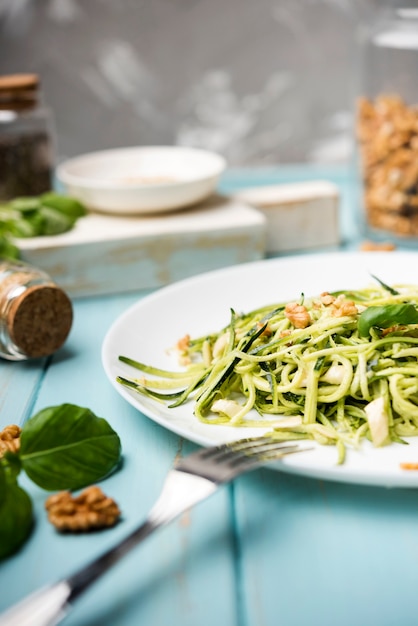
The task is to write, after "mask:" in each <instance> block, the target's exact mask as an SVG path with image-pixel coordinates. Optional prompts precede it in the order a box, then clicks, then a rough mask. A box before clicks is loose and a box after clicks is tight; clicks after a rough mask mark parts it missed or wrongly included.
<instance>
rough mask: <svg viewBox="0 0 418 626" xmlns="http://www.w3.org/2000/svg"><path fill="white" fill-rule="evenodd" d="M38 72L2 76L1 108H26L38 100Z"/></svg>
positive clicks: (0, 89) (0, 83)
mask: <svg viewBox="0 0 418 626" xmlns="http://www.w3.org/2000/svg"><path fill="white" fill-rule="evenodd" d="M39 82H40V81H39V76H38V75H37V74H8V75H5V76H0V108H5V106H6V108H8V107H10V108H18V109H19V108H25V107H28V106H29V107H30V106H33V105H34V104H35V103H36V101H37V96H38V87H39Z"/></svg>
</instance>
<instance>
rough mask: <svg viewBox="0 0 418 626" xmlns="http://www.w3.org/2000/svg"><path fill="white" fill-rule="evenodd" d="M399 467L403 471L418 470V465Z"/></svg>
mask: <svg viewBox="0 0 418 626" xmlns="http://www.w3.org/2000/svg"><path fill="white" fill-rule="evenodd" d="M399 467H400V468H401V469H403V470H418V463H399Z"/></svg>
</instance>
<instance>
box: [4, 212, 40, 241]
mask: <svg viewBox="0 0 418 626" xmlns="http://www.w3.org/2000/svg"><path fill="white" fill-rule="evenodd" d="M44 226H45V220H44V218H43V217H42V215H40V213H39V212H38V211H36V212H35V213H30V214H28V215H25V217H24V218H23V217H22V218H19V219H16V220H13V222H11V223H10V224H9V231H10V233H11V234H12V235H13V236H14V237H20V238H26V237H38V236H39V235H42V234H43V230H44Z"/></svg>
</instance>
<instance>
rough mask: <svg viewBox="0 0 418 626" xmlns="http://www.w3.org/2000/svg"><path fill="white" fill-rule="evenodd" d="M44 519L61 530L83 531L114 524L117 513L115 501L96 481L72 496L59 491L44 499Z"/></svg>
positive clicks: (118, 514) (118, 513) (117, 517)
mask: <svg viewBox="0 0 418 626" xmlns="http://www.w3.org/2000/svg"><path fill="white" fill-rule="evenodd" d="M45 508H46V510H47V511H48V519H49V521H50V522H51V524H53V525H54V526H55V527H56V528H57V529H58V530H60V531H62V532H65V531H67V532H85V531H89V530H94V529H99V528H107V527H109V526H114V524H115V523H116V522H117V520H118V519H119V517H120V510H119V507H118V505H117V504H116V502H115V501H114V500H112V498H108V497H107V496H106V495H105V494H104V493H103V492H102V490H101V489H100V487H97V486H96V485H93V486H91V487H88V488H87V489H85V490H84V491H82V492H81V493H80V495H79V496H77V497H74V496H72V495H71V493H70V492H69V491H60V492H59V493H56V494H54V495H52V496H50V497H49V498H48V499H47V500H46V502H45Z"/></svg>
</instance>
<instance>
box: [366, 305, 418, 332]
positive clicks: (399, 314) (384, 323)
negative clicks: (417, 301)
mask: <svg viewBox="0 0 418 626" xmlns="http://www.w3.org/2000/svg"><path fill="white" fill-rule="evenodd" d="M399 324H400V325H403V324H418V310H417V309H416V308H415V306H414V305H413V304H388V305H387V306H370V307H368V308H367V309H365V310H364V311H363V312H362V313H361V314H360V315H359V319H358V331H359V335H360V336H361V337H367V336H368V335H369V333H370V330H371V329H372V328H373V327H376V328H390V327H391V326H397V325H399Z"/></svg>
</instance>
